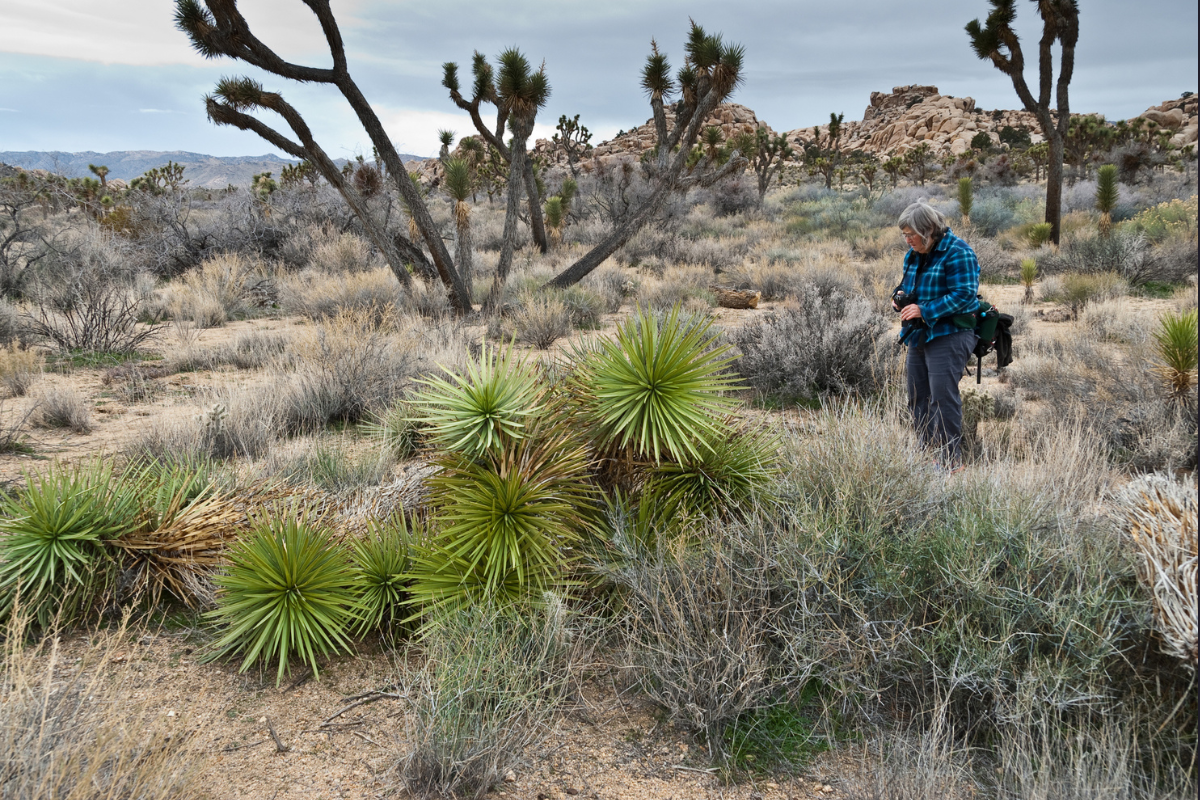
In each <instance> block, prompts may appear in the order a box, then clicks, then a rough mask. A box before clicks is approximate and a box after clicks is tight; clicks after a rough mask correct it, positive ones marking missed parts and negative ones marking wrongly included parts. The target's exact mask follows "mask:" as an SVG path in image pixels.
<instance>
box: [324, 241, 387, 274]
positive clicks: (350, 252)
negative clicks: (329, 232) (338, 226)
mask: <svg viewBox="0 0 1200 800" xmlns="http://www.w3.org/2000/svg"><path fill="white" fill-rule="evenodd" d="M371 256H372V254H371V245H370V243H369V242H367V241H366V240H365V239H363V238H362V237H361V236H358V235H357V234H354V233H343V234H340V235H338V236H336V237H334V236H329V237H327V238H325V239H324V240H323V241H320V242H318V243H317V244H316V245H315V246H314V247H313V250H312V260H311V261H310V262H309V263H310V264H311V266H312V267H313V268H314V269H318V270H320V271H322V272H326V273H328V274H330V275H340V276H345V275H351V274H353V273H355V272H365V271H367V270H369V269H371V268H372V266H373V261H374V259H372V257H371Z"/></svg>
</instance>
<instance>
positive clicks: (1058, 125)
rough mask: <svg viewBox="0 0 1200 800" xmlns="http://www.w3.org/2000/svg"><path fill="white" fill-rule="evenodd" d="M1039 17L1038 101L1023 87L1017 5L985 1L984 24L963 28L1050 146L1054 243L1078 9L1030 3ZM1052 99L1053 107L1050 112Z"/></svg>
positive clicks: (1049, 215) (1059, 0) (1066, 1)
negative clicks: (1056, 54) (1057, 56)
mask: <svg viewBox="0 0 1200 800" xmlns="http://www.w3.org/2000/svg"><path fill="white" fill-rule="evenodd" d="M1034 1H1035V2H1036V3H1037V10H1038V14H1039V15H1040V16H1041V18H1042V38H1041V41H1039V42H1038V96H1037V98H1036V99H1035V98H1034V96H1033V93H1032V92H1031V91H1030V90H1029V86H1028V85H1027V84H1026V83H1025V55H1024V53H1023V52H1022V51H1021V42H1020V40H1019V39H1018V38H1017V33H1016V31H1014V30H1013V27H1012V24H1013V21H1014V20H1015V19H1016V16H1017V9H1016V0H989V2H990V3H991V5H992V11H991V13H990V14H988V16H987V21H986V23H985V24H984V25H980V24H979V20H978V19H974V20H971V21H970V22H968V23H967V35H968V36H970V37H971V47H972V48H973V49H974V50H975V54H976V55H977V56H979V57H980V58H983V59H991V61H992V63H993V64H994V65H995V66H996V69H998V70H1000V71H1001V72H1003V73H1004V74H1005V75H1007V76H1009V78H1011V79H1012V84H1013V88H1014V89H1016V91H1017V96H1018V97H1019V98H1021V103H1022V104H1023V105H1024V106H1025V110H1026V111H1028V112H1029V113H1031V114H1033V115H1034V116H1036V117H1037V121H1038V126H1039V127H1040V128H1041V129H1042V135H1043V136H1045V137H1046V141H1047V142H1048V143H1049V145H1050V152H1049V158H1048V165H1047V169H1046V222H1048V223H1050V238H1051V240H1052V241H1053V242H1054V243H1055V244H1058V241H1059V237H1060V235H1061V233H1062V178H1063V141H1064V139H1066V136H1067V130H1068V128H1069V126H1070V124H1071V106H1070V101H1069V98H1068V95H1067V87H1068V86H1070V83H1071V75H1072V73H1073V72H1074V70H1075V44H1076V42H1078V40H1079V5H1078V3H1077V2H1076V0H1034ZM1055 43H1057V44H1058V45H1059V46H1060V49H1061V52H1060V61H1059V71H1058V81H1057V83H1056V82H1055V80H1054V45H1055ZM1051 95H1053V96H1054V108H1053V109H1051V107H1050V101H1051Z"/></svg>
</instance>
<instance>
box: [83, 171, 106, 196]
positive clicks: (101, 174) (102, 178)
mask: <svg viewBox="0 0 1200 800" xmlns="http://www.w3.org/2000/svg"><path fill="white" fill-rule="evenodd" d="M88 169H89V170H91V172H92V174H93V175H95V176H96V177H97V178H99V179H100V193H101V194H103V193H105V192H107V191H108V167H105V166H97V165H95V164H88Z"/></svg>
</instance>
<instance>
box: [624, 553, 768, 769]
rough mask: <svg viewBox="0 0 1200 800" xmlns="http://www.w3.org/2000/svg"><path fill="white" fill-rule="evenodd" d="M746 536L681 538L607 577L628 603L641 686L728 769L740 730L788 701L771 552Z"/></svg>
mask: <svg viewBox="0 0 1200 800" xmlns="http://www.w3.org/2000/svg"><path fill="white" fill-rule="evenodd" d="M737 536H738V534H737V533H734V532H733V531H728V530H727V531H726V532H725V533H724V535H721V536H718V537H715V538H714V539H713V540H711V541H710V543H709V544H708V546H703V547H697V548H690V547H688V546H687V544H686V541H685V540H683V539H679V540H676V541H675V542H674V543H672V544H667V545H663V546H660V547H659V548H657V550H658V552H656V553H650V554H648V555H641V556H640V557H639V556H636V555H634V557H632V558H628V559H625V560H623V561H622V562H621V563H620V564H618V565H615V566H613V567H611V568H610V569H609V570H608V571H607V572H606V575H607V577H608V578H609V580H611V581H612V582H613V583H614V584H615V585H616V586H618V587H620V589H621V590H622V592H623V594H624V596H625V605H626V612H625V620H624V622H625V625H626V626H627V628H628V638H627V640H626V648H627V652H626V659H627V661H628V663H629V665H630V666H631V667H633V669H634V671H635V675H636V676H637V679H638V683H639V686H640V687H641V688H642V690H643V691H644V692H645V693H646V694H647V695H648V696H649V697H650V698H651V699H652V700H654V701H655V702H656V703H658V704H659V705H660V706H662V707H663V708H664V709H665V710H666V712H667V714H668V715H669V718H670V719H671V721H672V722H674V723H676V724H677V725H679V726H680V727H683V728H685V729H688V730H691V731H693V732H694V733H696V734H699V736H700V737H701V738H702V739H703V741H704V742H705V743H706V744H707V745H708V747H709V748H710V750H711V752H712V755H713V756H714V757H715V758H716V759H717V760H718V761H723V760H724V759H725V758H726V757H727V751H726V749H725V743H726V737H725V731H726V729H727V728H728V727H729V726H730V725H732V724H733V723H734V722H736V721H737V720H738V719H739V718H740V717H742V716H743V715H746V714H749V713H752V712H754V711H758V710H760V709H763V708H765V707H767V706H769V705H771V704H773V702H774V701H775V700H776V698H777V696H778V695H780V694H784V695H786V693H787V687H786V685H783V686H781V684H785V682H784V681H780V680H779V678H780V676H779V674H778V673H776V672H775V671H774V670H773V669H772V667H773V663H772V662H773V659H772V658H771V655H772V654H771V646H770V636H771V633H772V629H773V627H774V617H775V614H776V613H777V609H776V608H773V607H772V603H771V599H770V591H771V580H770V577H769V570H770V564H769V561H768V556H769V550H767V549H766V548H764V547H761V546H756V545H758V544H759V543H758V542H756V541H754V540H753V539H750V540H737V539H735V537H737ZM731 540H734V541H731ZM789 677H790V676H789Z"/></svg>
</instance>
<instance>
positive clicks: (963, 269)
mask: <svg viewBox="0 0 1200 800" xmlns="http://www.w3.org/2000/svg"><path fill="white" fill-rule="evenodd" d="M920 264H921V255H920V253H918V252H917V251H916V250H913V249H912V248H909V251H908V254H907V255H905V256H904V280H903V281H901V282H900V288H901V289H903V290H904V291H905V293H907V294H908V295H909V296H910V297H915V298H916V301H917V306H918V307H920V309H921V317H922V318H923V319H924V320H925V323H926V324H927V325H928V326H929V329H928V330H926V331H923V332H914V333H913V334H912V335H910V336H908V337H907V341H906V342H905V343H906V344H910V345H911V344H924V343H925V342H928V341H929V340H931V339H936V338H937V337H939V336H945V335H946V334H948V333H954V332H955V331H959V330H961V328H959V327H958V326H956V325H955V324H954V320H953V317H954V315H955V314H971V313H974V312H975V311H976V310H977V309H978V308H979V298H978V296H977V295H978V293H979V261H977V260H976V258H975V251H974V250H972V249H971V247H970V245H968V244H967V243H966V242H964V241H963V240H962V239H960V238H958V237H957V236H955V235H954V234H953V233H951V232H950V231H949V230H947V231H946V232H945V233H944V234H942V238H941V239H939V240H938V243H937V244H936V245H934V247H933V250H931V251H930V252H929V259H928V262H927V263H926V265H925V267H924V268H922V269H920V275H918V274H917V273H918V267H920ZM921 333H923V334H924V335H923V336H922V335H921ZM901 341H905V340H904V339H903V338H902V339H901Z"/></svg>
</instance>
